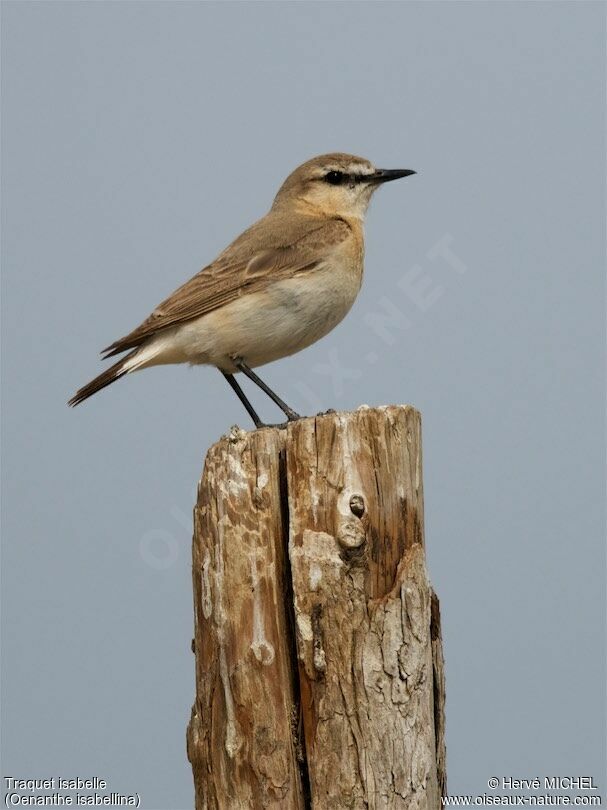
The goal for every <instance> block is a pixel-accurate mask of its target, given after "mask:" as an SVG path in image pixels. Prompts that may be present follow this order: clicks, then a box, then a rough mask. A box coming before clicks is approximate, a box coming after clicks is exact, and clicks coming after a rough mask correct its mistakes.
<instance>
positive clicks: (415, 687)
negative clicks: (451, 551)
mask: <svg viewBox="0 0 607 810" xmlns="http://www.w3.org/2000/svg"><path fill="white" fill-rule="evenodd" d="M194 514H195V526H194V543H193V581H194V611H195V639H194V651H195V654H196V700H195V703H194V706H193V708H192V717H191V720H190V724H189V727H188V756H189V759H190V761H191V763H192V767H193V771H194V783H195V791H196V808H197V810H203V808H204V810H240V808H252V809H253V808H255V810H256V809H257V808H260V810H261V808H277V809H278V808H282V809H283V810H295V809H297V810H299V809H300V808H301V809H302V810H303V808H314V810H341V808H344V809H345V808H349V809H350V808H355V809H356V810H358V808H361V810H362V808H377V809H378V810H379V808H408V809H409V810H411V808H416V810H417V809H418V808H419V810H438V808H439V807H440V797H441V795H443V794H444V792H445V741H444V675H443V661H442V649H441V637H440V619H439V608H438V600H437V598H436V596H435V595H434V594H433V592H432V589H431V587H430V584H429V582H428V578H427V574H426V567H425V558H424V529H423V486H422V463H421V420H420V415H419V413H418V412H417V411H416V410H414V409H413V408H411V407H396V406H390V407H383V408H374V409H371V408H366V407H362V408H359V409H358V410H357V411H355V412H353V413H330V414H325V415H323V416H317V417H315V418H310V419H302V420H301V421H300V422H295V423H293V424H291V425H289V427H288V428H287V429H286V430H280V429H277V428H265V429H263V430H258V431H255V432H251V433H245V432H243V431H240V430H237V429H235V430H233V431H232V433H231V434H230V435H229V436H227V437H224V438H223V439H221V440H220V441H219V442H218V443H217V444H215V445H214V446H213V447H212V448H211V449H210V451H209V453H208V455H207V459H206V463H205V469H204V473H203V477H202V480H201V482H200V486H199V491H198V502H197V505H196V508H195V513H194Z"/></svg>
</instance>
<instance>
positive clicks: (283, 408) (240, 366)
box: [232, 357, 301, 422]
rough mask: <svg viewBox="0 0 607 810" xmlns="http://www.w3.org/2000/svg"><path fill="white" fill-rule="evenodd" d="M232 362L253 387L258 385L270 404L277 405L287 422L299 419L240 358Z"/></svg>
mask: <svg viewBox="0 0 607 810" xmlns="http://www.w3.org/2000/svg"><path fill="white" fill-rule="evenodd" d="M232 361H233V363H234V365H235V366H236V368H237V369H238V370H239V371H242V373H243V374H245V375H246V376H247V377H248V378H249V379H250V380H252V381H253V382H254V383H255V385H258V386H259V387H260V388H261V390H262V391H263V392H264V394H267V395H268V396H269V397H270V399H271V400H272V402H275V403H276V404H277V405H278V407H279V408H280V410H281V411H282V412H283V413H284V414H285V416H286V417H287V419H288V420H289V422H294V421H295V420H296V419H301V416H300V415H299V414H298V413H296V412H295V411H294V410H293V408H289V406H288V405H287V403H286V402H283V400H282V399H281V398H280V397H279V396H278V394H275V393H274V391H272V389H271V388H270V387H269V386H267V385H266V384H265V382H264V381H263V380H261V379H260V378H259V377H258V376H257V374H255V372H254V371H252V370H251V369H250V368H249V367H248V366H247V364H246V363H245V362H244V361H243V360H242V359H241V358H240V357H233V358H232ZM234 382H236V381H234ZM243 404H244V403H243ZM245 407H246V406H245Z"/></svg>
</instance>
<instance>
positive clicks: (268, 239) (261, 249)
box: [104, 213, 351, 358]
mask: <svg viewBox="0 0 607 810" xmlns="http://www.w3.org/2000/svg"><path fill="white" fill-rule="evenodd" d="M350 234H351V230H350V226H349V225H348V224H347V223H346V222H345V221H344V220H342V219H331V220H328V221H327V220H326V219H322V220H321V219H315V218H312V217H306V218H305V219H304V218H297V219H296V221H295V222H294V221H293V218H292V217H288V218H287V217H283V216H280V215H278V214H275V215H272V213H270V214H269V215H268V216H266V217H264V218H263V219H261V220H260V221H259V222H257V223H256V224H255V225H253V226H252V227H251V228H249V229H248V231H245V232H244V233H243V234H242V235H241V236H239V237H238V239H236V240H235V241H234V242H232V244H231V245H230V246H229V247H228V248H226V250H224V251H223V253H221V254H220V255H219V256H218V257H217V259H215V261H214V262H213V263H212V264H210V265H208V266H207V267H204V268H203V269H202V270H201V271H200V272H199V273H197V274H196V275H195V276H194V277H193V278H191V279H190V280H189V281H187V282H186V283H185V284H184V285H183V286H181V287H179V288H178V289H177V290H175V292H174V293H172V295H170V296H169V297H168V298H167V299H166V300H164V301H163V302H162V303H161V304H159V306H157V307H156V309H155V310H154V311H153V312H152V314H151V315H150V316H149V317H148V318H146V320H145V321H143V323H141V324H140V325H139V326H138V327H137V328H136V329H134V330H133V331H132V332H130V333H129V334H128V335H126V336H125V337H123V338H120V339H119V340H117V341H115V342H114V343H112V344H111V346H108V347H107V349H104V354H105V357H106V358H107V357H111V356H112V355H115V354H120V352H123V351H126V350H127V349H132V348H134V347H136V346H140V345H141V344H142V343H143V342H144V341H145V340H147V339H148V338H150V337H151V336H152V335H155V334H156V333H157V332H159V331H161V330H162V329H166V328H167V327H170V326H175V325H176V324H180V323H183V322H185V321H189V320H192V319H194V318H198V317H200V316H201V315H206V314H207V313H209V312H212V311H213V310H216V309H218V308H219V307H222V306H225V305H226V304H229V303H231V302H232V301H234V300H235V299H237V298H239V297H241V296H242V295H246V294H249V293H252V292H257V291H259V290H262V289H264V288H265V287H267V286H268V285H270V284H272V283H273V282H276V281H279V280H281V279H285V278H291V277H292V276H294V275H296V274H297V273H301V272H303V271H306V270H313V269H314V267H316V266H318V265H319V264H321V263H322V262H323V261H325V260H326V258H327V256H329V255H330V254H331V252H332V251H333V249H334V248H336V247H337V246H338V245H339V244H340V243H341V242H343V241H344V240H345V239H347V238H348V236H349V235H350Z"/></svg>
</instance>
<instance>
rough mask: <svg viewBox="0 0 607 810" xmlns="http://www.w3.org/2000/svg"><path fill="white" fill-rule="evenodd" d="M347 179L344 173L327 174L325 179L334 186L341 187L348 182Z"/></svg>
mask: <svg viewBox="0 0 607 810" xmlns="http://www.w3.org/2000/svg"><path fill="white" fill-rule="evenodd" d="M346 177H347V175H345V174H344V173H343V172H327V174H325V177H324V179H325V180H326V181H327V183H330V184H331V185H332V186H339V185H340V184H341V183H343V182H344V181H345V180H346Z"/></svg>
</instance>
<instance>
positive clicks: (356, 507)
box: [350, 495, 365, 518]
mask: <svg viewBox="0 0 607 810" xmlns="http://www.w3.org/2000/svg"><path fill="white" fill-rule="evenodd" d="M350 511H351V512H352V514H353V515H356V517H358V518H360V517H362V516H363V515H364V514H365V499H364V498H363V496H362V495H352V497H351V498H350Z"/></svg>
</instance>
